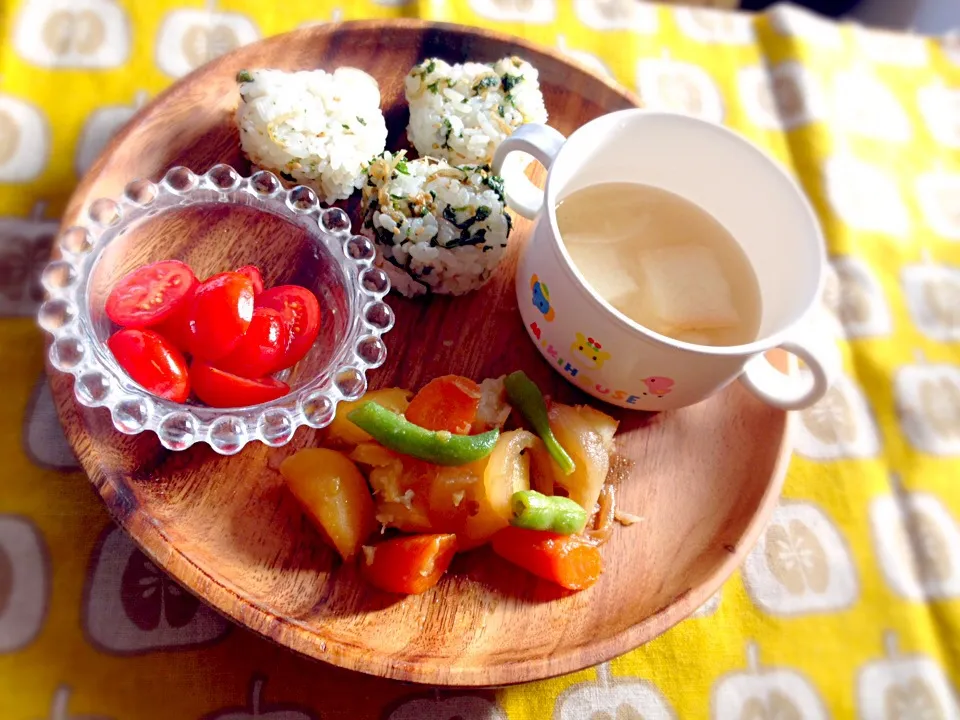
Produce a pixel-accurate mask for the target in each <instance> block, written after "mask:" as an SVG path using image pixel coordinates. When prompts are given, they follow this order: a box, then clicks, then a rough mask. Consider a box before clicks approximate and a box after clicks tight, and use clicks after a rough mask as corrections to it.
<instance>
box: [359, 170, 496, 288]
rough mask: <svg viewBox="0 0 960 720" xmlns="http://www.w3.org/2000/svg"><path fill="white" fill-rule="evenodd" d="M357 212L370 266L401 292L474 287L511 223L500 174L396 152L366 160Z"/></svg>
mask: <svg viewBox="0 0 960 720" xmlns="http://www.w3.org/2000/svg"><path fill="white" fill-rule="evenodd" d="M363 215H364V220H363V233H364V234H365V235H366V236H367V237H369V238H371V239H372V240H373V241H374V244H375V245H376V248H377V261H376V262H377V265H378V266H379V267H381V268H383V270H384V271H385V272H386V273H387V274H388V275H389V276H390V281H391V283H392V284H393V288H394V289H395V290H397V291H398V292H400V293H402V294H403V295H406V296H407V297H413V296H415V295H422V294H424V293H442V294H447V295H462V294H464V293H468V292H470V291H471V290H476V289H477V288H479V287H480V286H481V285H483V284H484V283H485V282H486V281H487V280H489V279H490V277H491V275H493V271H494V270H495V269H496V267H497V264H498V263H499V262H500V260H501V259H502V258H503V255H504V251H505V250H506V249H507V238H508V237H509V235H510V230H511V227H512V225H511V220H510V216H509V215H508V214H507V213H506V209H505V205H504V195H503V180H502V179H501V178H500V177H499V176H497V175H494V174H492V173H491V172H490V168H489V167H488V166H486V165H461V166H459V167H454V166H452V165H450V164H448V163H447V162H446V161H445V160H440V159H438V158H431V157H425V158H420V159H419V160H407V158H406V157H405V156H404V153H403V152H400V153H397V154H392V153H390V152H385V153H383V154H382V155H381V156H380V157H377V158H375V159H374V160H373V161H371V163H370V166H369V168H367V179H366V184H365V185H364V186H363Z"/></svg>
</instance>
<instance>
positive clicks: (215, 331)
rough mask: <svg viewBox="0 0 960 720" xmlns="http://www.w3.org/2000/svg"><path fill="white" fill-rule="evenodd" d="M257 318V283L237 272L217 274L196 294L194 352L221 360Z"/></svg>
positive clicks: (192, 320) (192, 322)
mask: <svg viewBox="0 0 960 720" xmlns="http://www.w3.org/2000/svg"><path fill="white" fill-rule="evenodd" d="M252 319H253V283H251V282H250V278H248V277H245V276H243V275H240V274H239V273H235V272H225V273H220V274H219V275H214V276H213V277H211V278H208V279H207V280H205V281H204V282H202V283H200V287H198V288H197V291H196V292H195V293H194V295H193V307H192V311H191V314H190V353H191V354H192V355H194V357H198V358H202V359H204V360H219V359H220V358H222V357H225V356H226V355H228V354H229V353H230V351H231V350H233V349H234V348H235V347H236V346H237V344H238V343H239V342H240V339H241V338H242V337H243V334H244V333H245V332H247V328H249V327H250V321H251V320H252Z"/></svg>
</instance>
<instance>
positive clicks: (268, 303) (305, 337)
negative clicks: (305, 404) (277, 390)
mask: <svg viewBox="0 0 960 720" xmlns="http://www.w3.org/2000/svg"><path fill="white" fill-rule="evenodd" d="M257 307H265V308H271V309H273V310H276V311H278V312H279V313H280V315H282V316H283V321H284V323H286V325H287V329H288V330H289V332H290V340H289V344H288V345H287V348H286V351H285V352H284V354H283V357H281V358H280V360H279V364H278V365H277V370H282V369H283V368H288V367H290V366H291V365H294V364H296V363H297V362H299V361H300V358H302V357H303V356H304V355H306V354H307V351H308V350H309V349H310V346H311V345H313V341H314V340H316V339H317V333H319V332H320V303H318V302H317V296H316V295H314V294H313V293H312V292H310V291H309V290H307V289H306V288H303V287H300V286H299V285H278V286H277V287H275V288H270V289H269V290H265V291H264V292H263V294H262V295H260V296H259V297H258V298H257Z"/></svg>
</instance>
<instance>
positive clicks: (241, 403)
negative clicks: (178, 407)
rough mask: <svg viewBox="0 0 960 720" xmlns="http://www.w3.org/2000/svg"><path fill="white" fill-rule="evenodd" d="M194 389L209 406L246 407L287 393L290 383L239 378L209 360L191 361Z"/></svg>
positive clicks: (191, 377) (191, 379) (269, 379)
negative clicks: (214, 365)
mask: <svg viewBox="0 0 960 720" xmlns="http://www.w3.org/2000/svg"><path fill="white" fill-rule="evenodd" d="M190 383H191V385H192V386H193V392H194V393H195V394H196V396H197V397H198V398H200V399H201V400H203V402H205V403H206V404H207V405H209V406H210V407H217V408H226V407H245V406H247V405H258V404H260V403H264V402H268V401H270V400H275V399H276V398H278V397H283V396H284V395H286V394H287V393H288V392H290V386H289V385H287V384H286V383H282V382H280V381H279V380H274V379H273V378H271V377H266V378H262V379H260V380H250V379H249V378H242V377H240V376H239V375H234V374H233V373H228V372H224V371H223V370H217V368H215V367H213V365H210V364H209V363H205V362H203V361H202V360H194V361H193V364H192V365H191V366H190Z"/></svg>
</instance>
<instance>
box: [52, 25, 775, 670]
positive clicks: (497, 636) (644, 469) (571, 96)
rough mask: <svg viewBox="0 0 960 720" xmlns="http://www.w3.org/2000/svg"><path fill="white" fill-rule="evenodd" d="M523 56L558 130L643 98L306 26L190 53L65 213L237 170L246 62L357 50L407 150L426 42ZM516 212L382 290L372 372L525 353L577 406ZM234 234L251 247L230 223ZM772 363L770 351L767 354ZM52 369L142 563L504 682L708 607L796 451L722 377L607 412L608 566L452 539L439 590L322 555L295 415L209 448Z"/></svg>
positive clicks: (479, 367) (288, 642) (374, 652)
mask: <svg viewBox="0 0 960 720" xmlns="http://www.w3.org/2000/svg"><path fill="white" fill-rule="evenodd" d="M513 54H519V55H522V56H523V57H524V58H526V59H528V60H529V61H531V62H532V63H533V64H534V65H535V66H536V67H537V68H538V69H539V71H540V82H541V86H542V88H543V93H544V96H545V98H546V104H547V109H548V111H549V113H550V123H551V124H552V125H554V126H555V127H557V128H558V129H559V130H560V131H561V132H563V133H565V134H568V133H570V132H572V131H573V130H574V129H575V128H577V127H578V126H580V125H582V124H583V123H585V122H587V121H588V120H590V119H592V118H594V117H596V116H598V115H600V114H602V113H606V112H609V111H613V110H618V109H621V108H626V107H631V106H635V105H637V104H638V101H637V99H636V97H635V96H633V95H632V94H631V93H629V92H627V91H626V90H624V89H622V88H620V87H618V86H617V85H615V84H614V83H612V82H610V81H608V80H606V79H603V78H600V77H598V76H595V75H593V74H591V73H590V72H589V71H587V70H586V69H585V68H583V67H582V66H579V65H577V64H576V63H574V62H571V61H570V60H568V59H567V58H566V57H565V56H562V55H560V54H559V53H556V52H552V51H550V50H546V49H543V48H540V47H537V46H534V45H530V44H527V43H525V42H523V41H521V40H518V39H516V38H512V37H508V36H505V35H499V34H495V33H490V32H486V31H478V30H471V29H466V28H461V27H456V26H450V25H437V24H427V23H422V22H416V21H393V22H357V23H347V24H341V25H328V26H321V27H313V28H309V29H303V30H298V31H296V32H293V33H290V34H288V35H283V36H279V37H274V38H271V39H269V40H265V41H263V42H259V43H256V44H254V45H250V46H247V47H244V48H241V49H240V50H238V51H236V52H234V53H232V54H230V55H227V56H224V57H222V58H220V59H218V60H216V61H214V62H212V63H211V64H209V65H207V66H205V67H203V68H201V69H200V70H198V71H197V72H195V73H193V74H192V75H190V76H189V77H187V78H185V79H184V80H182V81H180V82H179V83H177V84H176V85H174V86H173V87H172V88H170V89H169V90H168V91H166V92H165V93H163V94H162V95H161V96H159V97H158V98H157V99H156V100H154V101H153V102H152V103H150V104H149V105H148V106H147V107H145V108H144V109H143V110H141V111H140V113H139V114H138V115H137V116H136V117H135V118H134V119H133V121H132V122H131V123H130V124H129V125H128V126H127V127H126V128H125V129H124V130H123V131H122V132H121V133H120V135H119V136H118V137H116V138H115V139H114V140H113V142H112V143H111V144H110V146H109V148H108V149H107V151H106V152H105V153H104V155H103V156H102V157H101V158H100V159H99V161H98V162H97V163H96V165H95V166H94V167H93V169H92V170H91V171H90V173H89V174H88V175H87V176H86V177H85V178H84V180H83V182H82V183H81V184H80V187H79V188H78V189H77V191H76V193H75V194H74V196H73V198H72V199H71V202H70V204H69V207H68V210H67V212H66V215H65V217H64V220H63V222H64V227H67V226H70V225H72V224H74V223H75V222H76V220H77V218H78V216H79V213H80V212H81V211H82V210H83V209H85V208H86V206H87V205H88V204H89V203H90V202H91V201H92V200H94V199H96V198H100V197H115V196H118V195H119V194H120V193H121V192H122V189H123V187H124V185H125V184H126V183H127V182H128V181H130V180H132V179H134V178H138V177H148V178H152V179H159V178H160V177H161V176H162V175H163V173H164V172H165V171H166V170H167V169H168V168H170V167H171V166H173V165H179V164H183V165H187V166H189V167H191V168H193V169H194V170H197V171H205V170H206V169H207V168H209V167H210V166H211V165H212V164H214V163H218V162H227V163H230V164H232V165H233V166H234V167H236V168H237V169H239V170H241V171H243V172H248V171H249V164H248V163H247V162H246V160H245V159H244V158H243V157H242V155H241V154H240V150H239V147H238V136H237V131H236V129H235V126H234V124H233V111H234V109H235V107H236V105H237V102H238V93H237V87H236V83H235V80H234V76H235V75H236V72H237V71H238V70H240V69H241V68H256V67H277V68H284V69H288V70H295V69H304V68H324V69H327V70H333V69H334V68H336V67H338V66H343V65H351V66H355V67H360V68H362V69H364V70H366V71H367V72H369V73H371V74H372V75H373V76H374V77H375V78H377V80H378V81H379V82H380V88H381V92H382V96H383V109H384V113H385V115H386V118H387V123H388V126H389V128H390V137H389V140H388V147H390V148H392V149H398V148H401V147H405V137H404V128H405V126H406V122H407V110H406V103H405V101H404V98H403V78H404V75H405V73H406V71H407V70H408V69H409V68H410V67H411V66H412V65H413V64H414V63H416V62H418V61H419V60H421V59H423V58H425V57H429V56H439V57H443V58H445V59H446V60H448V61H452V62H463V61H465V60H468V59H469V60H478V61H491V60H495V59H497V58H500V57H503V56H507V55H513ZM529 229H530V225H529V223H527V222H526V221H524V220H523V219H521V218H517V222H516V231H515V234H514V235H513V236H512V243H513V246H512V250H511V253H510V256H509V257H508V258H507V259H506V260H505V261H504V262H503V264H502V265H501V267H500V268H499V270H498V271H497V273H496V275H495V277H494V278H493V280H492V281H491V282H490V283H489V284H488V285H487V286H486V287H484V288H483V289H482V290H480V291H478V292H475V293H473V294H472V295H468V296H466V297H463V298H457V299H450V298H434V299H430V300H417V301H407V300H404V299H402V298H396V297H394V298H391V299H390V303H391V305H392V306H393V308H394V309H395V311H396V315H397V324H396V327H395V329H394V330H393V331H392V332H390V333H389V334H388V335H387V336H386V340H387V345H388V347H389V357H388V359H387V362H386V364H385V365H384V366H383V367H382V368H380V369H379V370H377V371H375V372H373V373H372V374H371V375H370V385H371V387H381V386H392V385H399V386H404V387H408V388H412V389H416V388H418V387H419V386H421V385H422V384H423V383H425V382H426V381H428V380H429V379H431V378H433V377H436V376H437V375H441V374H446V373H460V374H463V375H468V376H470V377H473V378H476V379H482V378H485V377H493V376H498V375H501V374H503V373H508V372H510V371H513V370H516V369H518V368H522V369H524V370H526V372H527V373H528V374H529V375H530V376H531V377H532V378H533V379H534V380H535V381H536V382H537V383H539V385H540V386H541V388H544V390H545V391H546V392H548V393H550V394H552V395H553V396H554V397H556V398H558V399H560V400H562V401H565V402H585V401H586V397H585V396H583V395H582V394H581V393H580V392H579V391H577V390H576V389H575V388H573V386H571V385H569V384H567V383H566V382H564V381H563V380H562V379H561V378H560V377H559V376H558V375H557V374H556V373H554V372H553V371H552V370H551V369H550V367H549V366H548V365H547V364H546V363H545V362H544V361H543V360H542V359H541V357H540V355H539V354H538V352H537V350H536V349H535V348H534V346H533V345H532V344H531V342H530V341H529V340H528V338H527V336H526V333H525V331H524V328H523V326H522V324H521V321H520V316H519V314H518V312H517V305H516V298H515V296H514V289H513V280H512V277H513V272H514V267H515V263H516V255H517V249H518V247H519V246H520V245H521V244H522V243H523V242H525V239H526V235H527V233H528V232H529ZM234 232H235V234H236V240H235V241H236V242H239V243H249V244H252V243H264V242H269V238H263V237H260V235H259V234H258V231H257V228H256V227H250V226H249V225H247V226H243V225H241V224H239V223H238V224H237V227H236V228H235V229H234ZM776 360H777V362H780V363H782V362H783V361H784V359H783V358H782V357H777V358H776ZM51 383H52V386H53V391H54V397H55V398H56V402H57V406H58V410H59V413H60V417H61V420H62V421H63V424H64V427H65V429H66V433H67V437H68V438H69V441H70V443H71V445H72V446H73V448H74V450H75V451H76V453H77V456H78V457H79V459H80V462H81V463H82V464H83V467H84V468H85V470H86V471H87V473H88V474H89V476H90V480H91V481H92V482H93V484H94V485H95V486H96V488H97V490H98V491H99V492H100V494H101V495H102V497H103V499H104V501H105V502H106V504H107V506H108V507H109V509H110V511H111V512H112V513H113V514H114V516H115V517H116V518H117V520H118V521H119V522H120V524H121V525H122V526H123V527H124V528H126V530H127V531H128V532H129V533H130V534H131V535H132V536H133V537H134V538H135V539H136V541H137V542H138V543H140V545H141V546H142V547H143V549H144V551H145V552H146V553H147V554H148V555H149V556H150V557H151V558H153V559H154V560H155V562H156V563H157V564H158V565H159V566H160V567H162V568H164V569H165V570H166V571H167V572H169V573H170V574H171V575H172V576H173V577H175V578H176V579H177V580H178V581H179V582H180V583H182V584H183V585H184V586H185V587H186V588H188V589H189V590H190V591H192V592H193V593H195V594H196V595H198V596H199V597H201V598H202V599H204V600H205V601H206V602H208V603H210V604H211V605H212V606H213V607H215V608H217V609H218V610H220V611H221V612H223V613H224V614H225V615H228V616H229V617H231V618H233V619H234V620H236V621H237V622H238V623H240V624H242V625H245V626H247V627H249V628H252V629H253V630H255V631H257V632H259V633H262V634H263V635H265V636H267V637H269V638H272V639H273V640H275V641H276V642H278V643H280V644H282V645H285V646H287V647H290V648H293V649H294V650H297V651H299V652H301V653H304V654H306V655H309V656H312V657H315V658H319V659H321V660H325V661H327V662H331V663H334V664H336V665H340V666H343V667H347V668H352V669H355V670H360V671H364V672H368V673H372V674H375V675H380V676H385V677H392V678H399V679H403V680H411V681H417V682H425V683H434V684H443V685H503V684H510V683H517V682H523V681H528V680H534V679H538V678H545V677H549V676H552V675H558V674H561V673H566V672H571V671H574V670H578V669H580V668H583V667H586V666H589V665H593V664H596V663H599V662H601V661H604V660H606V659H609V658H611V657H613V656H615V655H618V654H620V653H623V652H625V651H627V650H630V649H632V648H634V647H636V646H638V645H640V644H642V643H644V642H646V641H648V640H650V639H651V638H653V637H655V636H656V635H658V634H659V633H662V632H663V631H664V630H666V629H667V628H669V627H671V626H672V625H674V624H676V623H677V622H679V621H680V620H682V619H683V618H685V617H686V616H688V615H689V614H690V613H692V612H693V611H694V610H696V609H697V608H698V607H699V606H700V605H701V604H703V603H704V602H705V601H706V600H707V599H708V598H709V597H710V596H711V595H712V594H713V593H714V592H715V591H716V590H717V589H718V588H719V587H720V585H721V583H722V582H723V581H724V580H725V579H726V578H727V577H728V576H729V575H730V574H731V573H732V572H733V571H734V569H735V568H736V567H737V566H738V565H739V563H740V562H742V560H743V559H744V557H745V556H746V554H747V552H748V551H749V550H750V548H751V546H752V545H753V543H754V542H755V541H756V539H757V536H758V534H759V532H760V531H761V529H762V527H763V525H764V522H765V520H766V518H767V517H768V516H769V514H770V512H771V511H772V509H773V507H774V505H775V504H776V501H777V497H778V494H779V490H780V485H781V483H782V480H783V476H784V474H785V470H786V466H787V463H788V460H789V456H790V448H789V443H788V416H787V414H786V413H783V412H780V411H777V410H773V409H771V408H769V407H767V406H765V405H763V404H761V403H760V402H758V401H757V400H755V399H753V398H752V396H750V395H749V394H748V393H747V392H746V391H744V390H743V389H741V388H740V386H739V385H738V384H734V385H732V386H730V387H729V388H727V389H726V390H725V391H724V392H722V393H721V394H720V395H718V396H716V397H714V398H712V399H710V400H708V401H706V402H703V403H701V404H699V405H697V406H694V407H690V408H687V409H684V410H680V411H677V412H670V413H663V414H660V415H654V414H647V413H639V412H615V411H614V410H613V409H612V408H606V409H607V410H608V411H610V412H614V414H616V415H617V416H618V417H619V418H620V420H621V426H620V428H621V429H620V433H619V435H618V437H617V458H616V460H615V463H614V469H613V470H612V472H613V473H614V476H615V482H616V484H617V486H618V488H619V495H620V503H621V507H623V508H624V509H626V510H629V511H631V512H634V513H637V514H640V515H642V516H643V517H644V518H645V519H644V521H643V522H641V523H640V524H638V525H634V526H632V527H629V528H620V529H618V530H617V531H616V532H615V533H614V536H613V539H612V540H611V541H610V543H609V544H608V545H606V546H605V548H604V563H605V570H604V573H603V576H602V578H601V580H600V582H599V583H598V584H597V585H596V586H595V587H594V588H592V589H591V590H588V591H586V592H581V593H576V594H567V593H565V592H563V591H561V590H559V589H557V588H554V587H553V586H550V585H548V584H545V583H541V582H539V581H537V580H536V579H535V578H533V577H532V576H530V575H528V574H526V573H524V572H523V571H520V570H517V569H515V568H512V567H510V566H509V565H507V564H506V563H505V562H503V561H501V560H500V559H499V558H497V557H496V556H495V555H493V553H492V552H490V550H489V549H486V548H484V549H480V550H478V551H475V552H471V553H468V554H465V555H463V556H460V557H458V558H457V560H456V561H455V563H454V565H453V568H452V571H451V573H450V575H449V576H448V577H447V578H445V579H444V580H443V581H442V582H441V583H440V585H439V586H438V587H437V588H435V589H434V590H433V591H431V592H429V593H427V594H425V595H423V596H419V597H410V598H406V599H400V600H398V599H396V598H393V597H389V596H386V595H384V594H380V593H377V592H375V591H373V590H371V589H370V588H368V587H367V586H366V585H364V584H363V583H362V581H361V580H360V579H359V578H358V577H357V576H356V573H355V570H354V568H352V567H350V566H342V565H341V564H340V563H339V562H338V561H335V560H334V559H333V557H332V554H331V552H330V551H328V550H327V549H326V548H325V547H324V545H323V544H322V542H321V541H320V539H319V536H318V535H317V533H316V531H315V530H314V529H313V528H312V527H311V525H310V523H309V522H308V521H307V520H306V519H305V517H304V516H303V514H302V513H301V511H300V510H299V508H298V506H297V504H296V502H295V501H294V500H293V499H292V497H291V496H290V495H289V494H288V493H287V492H286V490H285V488H284V487H283V484H282V481H281V478H280V476H279V474H278V473H277V472H276V470H275V469H274V468H275V467H276V465H277V462H278V460H279V459H280V458H282V457H285V456H286V455H287V454H289V453H292V452H294V451H295V450H297V449H299V448H301V447H305V446H310V445H312V444H315V443H316V433H315V432H313V431H308V430H306V429H302V430H300V431H299V432H298V433H297V435H296V436H295V438H294V440H293V442H292V443H291V444H290V445H289V446H287V447H285V448H282V449H270V448H267V447H265V446H263V445H260V444H259V443H254V444H252V445H250V446H248V447H247V448H246V449H244V450H243V451H242V452H241V453H240V454H239V455H237V456H234V457H221V456H218V455H216V454H214V453H213V452H212V451H211V450H210V449H209V448H207V447H200V446H195V447H194V448H192V449H190V450H188V451H186V452H182V453H171V452H167V451H166V450H164V449H163V448H162V447H161V446H160V444H159V442H158V441H157V439H156V437H155V436H154V435H152V434H143V435H139V436H136V437H128V436H125V435H121V434H120V433H118V432H117V431H116V430H114V428H113V426H112V424H111V422H110V417H109V413H108V412H106V411H104V410H89V409H85V408H83V407H81V406H79V405H78V404H77V403H76V402H75V401H74V398H73V392H72V388H71V379H70V378H69V376H64V375H60V374H57V373H52V375H51Z"/></svg>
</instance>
